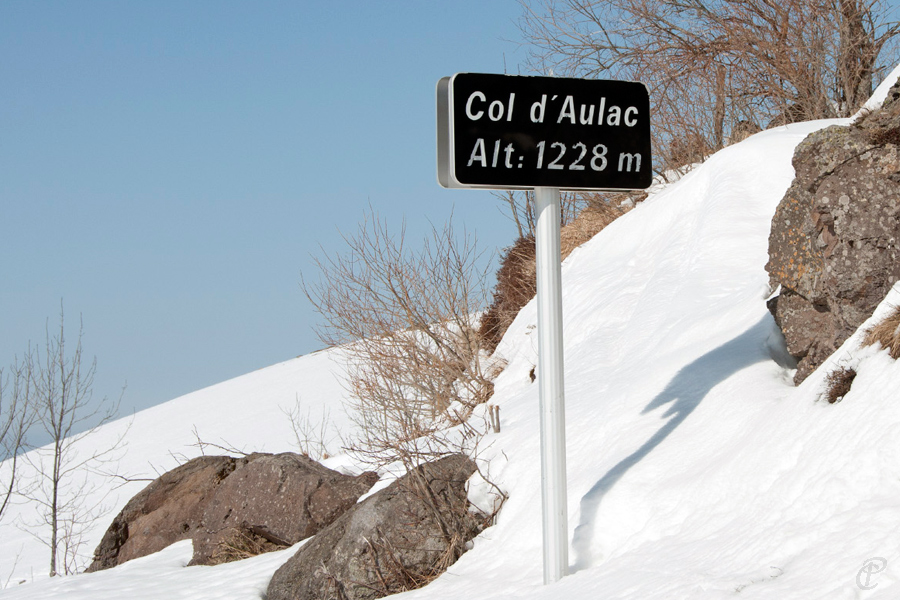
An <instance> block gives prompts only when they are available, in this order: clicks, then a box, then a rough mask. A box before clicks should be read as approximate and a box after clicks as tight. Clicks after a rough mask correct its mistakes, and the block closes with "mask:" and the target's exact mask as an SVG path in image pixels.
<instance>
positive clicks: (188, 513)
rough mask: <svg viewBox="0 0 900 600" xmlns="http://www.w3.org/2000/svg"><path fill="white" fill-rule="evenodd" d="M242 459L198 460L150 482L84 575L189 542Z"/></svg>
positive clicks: (127, 507) (244, 460)
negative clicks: (216, 492)
mask: <svg viewBox="0 0 900 600" xmlns="http://www.w3.org/2000/svg"><path fill="white" fill-rule="evenodd" d="M248 461H249V459H248V458H232V457H230V456H201V457H199V458H195V459H193V460H190V461H188V462H186V463H184V464H183V465H181V466H179V467H177V468H175V469H173V470H171V471H169V472H167V473H165V474H163V475H162V476H160V477H159V478H157V479H156V480H154V481H153V482H152V483H151V484H150V485H148V486H147V487H146V488H144V489H143V491H141V492H140V493H139V494H137V495H136V496H135V497H134V498H132V499H131V500H130V501H129V502H128V504H126V505H125V508H123V509H122V510H121V512H119V514H118V515H116V518H115V519H113V522H112V525H110V526H109V529H107V530H106V533H105V534H104V536H103V539H102V540H101V541H100V545H99V546H97V549H96V550H95V551H94V561H93V562H92V563H91V565H90V567H88V571H99V570H102V569H108V568H110V567H114V566H116V565H119V564H122V563H123V562H125V561H128V560H131V559H133V558H139V557H141V556H146V555H148V554H152V553H154V552H158V551H160V550H162V549H163V548H165V547H166V546H168V545H170V544H173V543H175V542H177V541H180V540H185V539H190V538H192V537H193V536H194V533H195V532H196V531H197V530H198V529H199V528H200V523H201V520H202V518H203V513H204V511H205V510H206V506H207V504H208V503H209V501H210V500H212V498H213V495H214V494H215V491H216V489H217V488H218V487H219V485H220V484H221V483H222V482H223V481H224V480H225V479H226V478H227V477H228V476H229V475H231V473H233V472H234V470H235V469H236V468H238V467H239V466H242V465H245V464H246V463H247V462H248Z"/></svg>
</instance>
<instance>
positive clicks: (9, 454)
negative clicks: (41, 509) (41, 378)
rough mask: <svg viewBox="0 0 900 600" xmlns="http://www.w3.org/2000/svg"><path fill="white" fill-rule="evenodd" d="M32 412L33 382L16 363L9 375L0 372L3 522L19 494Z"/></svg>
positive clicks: (22, 365) (0, 507) (0, 508)
mask: <svg viewBox="0 0 900 600" xmlns="http://www.w3.org/2000/svg"><path fill="white" fill-rule="evenodd" d="M32 409H33V406H32V398H31V379H30V378H29V376H28V372H27V368H26V364H25V363H22V362H20V361H19V360H18V359H16V361H15V362H13V364H12V365H11V366H10V368H9V369H8V370H7V372H5V373H4V372H3V369H0V463H2V464H0V477H2V479H0V485H2V487H0V520H2V518H3V514H4V513H5V512H6V508H7V506H9V501H10V499H11V498H12V495H13V493H14V492H15V490H16V479H17V476H18V475H19V466H20V461H21V457H20V453H21V452H22V451H23V450H25V448H26V447H27V442H26V437H25V436H26V434H27V432H28V428H29V427H30V426H31V423H32V418H33V416H34V412H33V410H32Z"/></svg>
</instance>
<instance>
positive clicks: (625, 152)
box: [437, 73, 653, 190]
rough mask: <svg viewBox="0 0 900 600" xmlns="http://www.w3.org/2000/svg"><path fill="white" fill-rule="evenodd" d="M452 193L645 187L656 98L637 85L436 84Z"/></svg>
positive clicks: (449, 80)
mask: <svg viewBox="0 0 900 600" xmlns="http://www.w3.org/2000/svg"><path fill="white" fill-rule="evenodd" d="M437 105H438V181H439V182H440V184H441V185H442V186H444V187H449V188H497V189H532V188H536V187H557V188H561V189H566V190H632V189H645V188H647V187H649V186H650V183H651V181H652V179H653V175H652V166H653V165H652V159H651V154H650V97H649V94H648V92H647V88H646V86H644V85H643V84H642V83H634V82H629V81H602V80H589V79H566V78H557V77H521V76H512V75H488V74H480V73H457V74H456V75H454V76H453V77H445V78H443V79H441V80H440V82H438V86H437Z"/></svg>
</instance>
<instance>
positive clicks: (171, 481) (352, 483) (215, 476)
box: [88, 453, 378, 571]
mask: <svg viewBox="0 0 900 600" xmlns="http://www.w3.org/2000/svg"><path fill="white" fill-rule="evenodd" d="M376 481H378V475H377V474H375V473H363V474H362V475H360V476H358V477H353V476H350V475H343V474H341V473H338V472H337V471H333V470H331V469H328V468H326V467H324V466H322V465H320V464H319V463H317V462H315V461H313V460H310V459H309V458H307V457H305V456H300V455H299V454H291V453H285V454H277V455H272V454H250V455H247V456H244V457H242V458H232V457H230V456H201V457H199V458H195V459H193V460H190V461H188V462H186V463H185V464H183V465H181V466H179V467H177V468H175V469H173V470H171V471H169V472H167V473H165V474H163V475H162V476H160V477H159V478H157V479H156V480H154V481H153V482H152V483H151V484H150V485H148V486H147V487H146V488H144V490H143V491H141V492H140V493H138V494H137V495H136V496H135V497H134V498H132V499H131V500H130V501H129V502H128V504H126V505H125V508H123V509H122V511H121V512H120V513H119V514H118V515H117V516H116V518H115V519H114V520H113V523H112V525H110V527H109V529H107V531H106V533H105V534H104V536H103V539H102V540H101V542H100V545H99V546H98V547H97V549H96V550H95V551H94V561H93V563H92V564H91V566H90V567H89V568H88V571H99V570H102V569H108V568H110V567H114V566H116V565H119V564H122V563H124V562H126V561H128V560H131V559H134V558H139V557H141V556H146V555H148V554H152V553H154V552H158V551H160V550H162V549H163V548H165V547H166V546H168V545H170V544H172V543H174V542H177V541H180V540H186V539H191V540H193V542H194V556H193V558H192V560H191V564H214V563H220V562H227V561H229V560H236V559H239V558H244V557H246V556H250V555H256V554H261V553H263V552H268V551H271V550H275V549H278V548H283V547H286V546H289V545H291V544H295V543H297V542H299V541H300V540H302V539H304V538H306V537H309V536H310V535H313V534H314V533H316V532H317V531H319V530H320V529H322V528H323V527H325V526H326V525H328V524H329V523H331V522H332V521H334V520H335V519H336V518H337V517H339V516H340V515H341V514H342V513H343V512H344V511H346V510H347V509H348V508H350V507H351V506H353V505H354V504H356V501H357V500H358V499H359V497H360V496H362V495H363V494H364V493H366V492H367V491H368V490H369V488H371V487H372V486H373V485H374V484H375V482H376Z"/></svg>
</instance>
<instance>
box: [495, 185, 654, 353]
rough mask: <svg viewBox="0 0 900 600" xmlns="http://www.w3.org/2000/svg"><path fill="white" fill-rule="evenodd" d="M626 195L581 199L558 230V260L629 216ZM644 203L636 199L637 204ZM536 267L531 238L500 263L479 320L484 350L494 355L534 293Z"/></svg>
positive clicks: (517, 244) (519, 242) (511, 249)
mask: <svg viewBox="0 0 900 600" xmlns="http://www.w3.org/2000/svg"><path fill="white" fill-rule="evenodd" d="M626 198H627V197H626V195H624V194H620V195H616V196H613V197H612V198H601V197H598V196H592V197H590V198H584V200H585V201H586V204H587V206H586V207H585V209H584V210H582V211H581V213H580V214H579V215H578V217H576V218H575V219H574V220H573V221H572V222H571V223H569V224H568V225H566V226H565V227H563V228H562V229H561V230H560V254H561V257H560V258H561V260H565V259H566V257H568V256H569V255H570V254H571V253H572V252H573V251H574V250H575V248H577V247H578V246H580V245H582V244H584V243H585V242H587V241H588V240H589V239H591V238H592V237H594V236H595V235H597V234H598V233H600V231H601V230H602V229H603V228H604V227H606V226H607V225H609V224H610V223H612V222H613V221H615V220H616V219H618V218H619V217H621V216H622V215H623V214H625V213H626V212H628V211H629V210H630V209H631V207H632V206H633V204H634V200H632V202H630V203H628V202H624V201H625V200H626ZM640 200H643V198H639V199H638V201H640ZM536 272H537V266H536V263H535V245H534V238H533V237H531V236H525V237H521V238H519V239H518V240H516V242H515V243H514V244H513V245H512V246H510V247H509V248H508V249H507V250H506V253H505V254H504V255H503V257H502V258H501V259H500V269H499V270H498V271H497V286H496V287H495V288H494V297H493V300H492V302H491V306H490V307H489V308H488V310H487V311H486V312H485V314H484V316H483V317H482V319H481V326H480V329H479V334H480V336H481V339H482V343H483V345H484V347H485V349H486V350H487V351H489V352H493V351H494V350H495V349H496V348H497V344H499V343H500V339H501V338H502V337H503V334H504V333H506V330H507V329H508V328H509V326H510V324H512V322H513V319H515V318H516V315H518V314H519V311H520V310H522V307H523V306H525V305H526V304H527V303H528V301H529V300H531V299H532V298H534V295H535V293H537V285H536V281H535V278H536Z"/></svg>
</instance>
